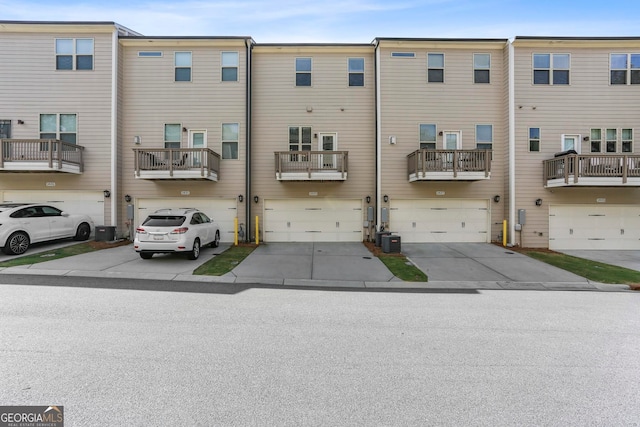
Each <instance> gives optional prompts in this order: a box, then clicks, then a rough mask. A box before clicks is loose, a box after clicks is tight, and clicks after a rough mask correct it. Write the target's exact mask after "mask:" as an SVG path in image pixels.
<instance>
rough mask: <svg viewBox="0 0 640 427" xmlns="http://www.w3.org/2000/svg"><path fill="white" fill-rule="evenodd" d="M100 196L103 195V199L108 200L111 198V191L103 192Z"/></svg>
mask: <svg viewBox="0 0 640 427" xmlns="http://www.w3.org/2000/svg"><path fill="white" fill-rule="evenodd" d="M102 194H104V197H105V198H107V199H108V198H109V197H111V191H109V190H104V191H103V192H102Z"/></svg>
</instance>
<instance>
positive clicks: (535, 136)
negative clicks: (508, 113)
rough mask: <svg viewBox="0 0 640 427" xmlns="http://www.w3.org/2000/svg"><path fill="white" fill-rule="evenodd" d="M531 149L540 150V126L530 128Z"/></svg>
mask: <svg viewBox="0 0 640 427" xmlns="http://www.w3.org/2000/svg"><path fill="white" fill-rule="evenodd" d="M529 151H540V128H529Z"/></svg>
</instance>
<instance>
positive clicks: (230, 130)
mask: <svg viewBox="0 0 640 427" xmlns="http://www.w3.org/2000/svg"><path fill="white" fill-rule="evenodd" d="M239 134H240V132H239V125H238V123H223V124H222V158H223V159H237V158H238V140H239Z"/></svg>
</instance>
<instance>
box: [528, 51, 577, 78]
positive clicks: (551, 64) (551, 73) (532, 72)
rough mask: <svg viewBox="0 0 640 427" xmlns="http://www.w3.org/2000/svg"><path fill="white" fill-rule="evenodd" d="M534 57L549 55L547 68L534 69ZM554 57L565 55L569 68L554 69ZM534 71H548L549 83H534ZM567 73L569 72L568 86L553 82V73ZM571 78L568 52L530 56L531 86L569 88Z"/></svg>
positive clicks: (541, 53) (535, 53)
mask: <svg viewBox="0 0 640 427" xmlns="http://www.w3.org/2000/svg"><path fill="white" fill-rule="evenodd" d="M535 55H549V68H536V67H535V59H534V58H535ZM554 55H567V56H569V68H555V67H554V64H553V56H554ZM536 70H548V71H549V83H546V84H543V83H536V82H535V80H536V79H535V71H536ZM554 70H557V71H568V72H569V84H561V83H554V82H553V71H554ZM572 82H573V78H572V77H571V54H570V53H569V52H533V53H532V54H531V84H532V85H533V86H554V85H556V86H571V84H572Z"/></svg>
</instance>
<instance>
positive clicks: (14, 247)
mask: <svg viewBox="0 0 640 427" xmlns="http://www.w3.org/2000/svg"><path fill="white" fill-rule="evenodd" d="M9 246H10V247H11V251H13V253H15V254H23V253H25V252H26V251H27V249H28V248H29V241H28V239H27V237H26V236H25V235H23V234H18V235H16V236H14V237H13V238H12V239H11V243H10V245H9Z"/></svg>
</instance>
